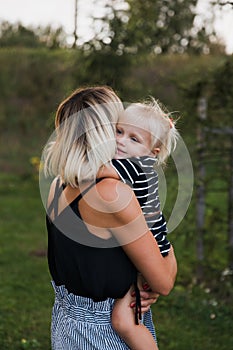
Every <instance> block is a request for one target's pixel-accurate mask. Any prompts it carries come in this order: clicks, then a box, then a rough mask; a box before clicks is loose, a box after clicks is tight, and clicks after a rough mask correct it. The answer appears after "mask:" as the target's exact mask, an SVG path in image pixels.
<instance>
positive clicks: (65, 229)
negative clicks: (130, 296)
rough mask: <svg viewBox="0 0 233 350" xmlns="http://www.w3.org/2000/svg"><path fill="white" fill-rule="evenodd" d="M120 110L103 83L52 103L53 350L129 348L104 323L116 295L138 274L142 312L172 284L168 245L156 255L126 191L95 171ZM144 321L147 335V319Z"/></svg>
mask: <svg viewBox="0 0 233 350" xmlns="http://www.w3.org/2000/svg"><path fill="white" fill-rule="evenodd" d="M122 112H123V106H122V103H121V101H120V99H119V98H118V96H117V95H116V94H115V93H114V92H113V90H112V89H110V88H108V87H93V88H92V87H91V88H85V89H79V90H76V91H75V92H74V93H72V94H71V95H70V96H69V97H68V98H67V99H66V100H64V101H63V102H62V103H61V105H60V106H59V108H58V110H57V113H56V118H55V126H56V137H55V140H54V141H52V142H51V143H49V144H48V146H47V147H46V148H45V151H44V157H45V163H44V171H45V174H46V175H52V176H54V177H55V179H54V181H53V182H52V184H51V188H50V192H49V195H48V206H47V215H46V220H47V230H48V263H49V269H50V273H51V277H52V283H53V287H54V290H55V302H54V306H53V313H52V327H51V328H52V349H53V350H61V349H63V350H87V349H88V350H91V349H93V350H94V349H101V350H112V349H122V350H124V349H129V348H128V346H127V344H126V343H125V342H124V341H123V340H122V339H121V338H120V337H119V335H118V334H117V333H116V332H115V331H114V330H113V328H112V325H111V313H112V309H113V305H114V301H115V299H119V298H122V297H123V296H124V295H125V294H126V293H127V291H128V290H129V289H130V286H131V285H134V284H135V283H137V272H138V271H139V272H140V273H141V274H142V275H143V276H144V278H145V279H146V281H147V283H148V284H149V285H150V288H151V290H152V291H155V292H141V299H142V300H141V305H142V312H147V311H148V310H149V306H150V305H151V303H153V302H154V301H155V300H156V296H157V293H159V294H163V295H166V294H168V293H169V292H170V290H171V289H172V287H173V285H174V280H175V276H176V259H175V256H174V252H173V249H172V247H171V249H170V252H169V254H168V256H167V257H165V258H163V257H162V256H161V254H160V251H159V247H158V245H157V243H156V241H155V239H154V238H153V236H152V234H151V232H150V231H149V229H148V227H147V224H146V221H145V219H144V215H143V213H142V211H141V208H140V205H139V203H138V201H137V198H136V197H135V195H134V193H133V191H132V190H131V189H130V187H129V186H128V185H126V184H124V183H122V182H121V181H119V180H118V179H114V178H110V177H109V178H108V177H107V178H106V177H99V175H97V174H99V173H100V172H99V170H100V169H103V168H104V167H109V166H110V161H111V159H112V158H113V157H114V155H115V153H116V141H115V124H116V123H117V120H118V119H119V117H120V115H121V113H122ZM132 302H134V300H132ZM145 323H146V324H145V325H146V326H147V328H148V329H149V330H150V332H151V333H153V334H154V329H153V323H152V319H151V317H147V318H146V321H145Z"/></svg>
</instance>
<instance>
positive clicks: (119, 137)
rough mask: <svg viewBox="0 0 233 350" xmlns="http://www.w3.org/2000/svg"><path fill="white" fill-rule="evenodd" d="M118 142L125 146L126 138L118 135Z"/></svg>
mask: <svg viewBox="0 0 233 350" xmlns="http://www.w3.org/2000/svg"><path fill="white" fill-rule="evenodd" d="M116 140H117V142H118V143H121V144H124V136H123V135H117V136H116Z"/></svg>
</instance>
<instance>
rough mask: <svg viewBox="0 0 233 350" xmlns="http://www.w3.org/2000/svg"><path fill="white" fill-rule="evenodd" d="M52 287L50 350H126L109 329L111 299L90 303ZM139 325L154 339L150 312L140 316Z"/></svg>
mask: <svg viewBox="0 0 233 350" xmlns="http://www.w3.org/2000/svg"><path fill="white" fill-rule="evenodd" d="M52 285H53V288H54V290H55V302H54V306H53V311H52V322H51V342H52V350H115V349H117V350H129V347H128V346H127V345H126V344H125V342H124V341H123V340H122V339H121V338H120V337H119V336H118V335H117V334H116V332H115V331H114V329H113V328H112V326H111V312H112V308H113V304H114V299H107V300H105V301H101V302H94V301H93V300H92V299H89V298H84V297H80V296H76V295H74V294H72V293H68V291H67V290H66V288H65V287H64V286H56V285H55V284H54V282H52ZM143 322H144V324H145V326H147V328H148V329H149V330H150V332H151V333H152V334H153V336H154V338H155V339H156V336H155V330H154V325H153V321H152V316H151V311H148V312H146V313H145V314H144V318H143Z"/></svg>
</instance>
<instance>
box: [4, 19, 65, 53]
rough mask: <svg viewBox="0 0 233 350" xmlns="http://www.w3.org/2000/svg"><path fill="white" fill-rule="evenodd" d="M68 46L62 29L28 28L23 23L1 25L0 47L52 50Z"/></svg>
mask: <svg viewBox="0 0 233 350" xmlns="http://www.w3.org/2000/svg"><path fill="white" fill-rule="evenodd" d="M65 45H66V34H65V32H64V30H63V28H62V27H59V28H57V29H54V28H52V27H51V26H49V25H48V26H46V27H37V28H26V27H24V26H23V25H22V24H21V23H15V24H11V23H9V22H7V21H3V22H1V23H0V47H12V46H14V47H15V46H17V47H31V48H37V47H48V48H51V49H55V48H59V47H62V46H65Z"/></svg>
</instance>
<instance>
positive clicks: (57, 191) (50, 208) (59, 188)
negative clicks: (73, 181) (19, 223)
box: [47, 177, 105, 219]
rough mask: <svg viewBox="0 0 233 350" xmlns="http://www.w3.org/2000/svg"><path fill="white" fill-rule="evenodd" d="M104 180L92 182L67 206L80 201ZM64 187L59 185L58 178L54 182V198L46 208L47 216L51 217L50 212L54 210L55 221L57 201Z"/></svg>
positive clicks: (102, 178)
mask: <svg viewBox="0 0 233 350" xmlns="http://www.w3.org/2000/svg"><path fill="white" fill-rule="evenodd" d="M104 179H105V178H104V177H101V178H99V179H96V181H95V182H93V183H92V184H90V186H88V187H87V188H86V189H85V190H84V191H82V193H80V194H79V195H78V196H77V197H76V198H74V200H73V201H72V202H71V203H70V204H69V205H72V204H74V202H76V201H77V202H78V201H80V199H81V198H82V197H83V196H84V195H85V194H86V193H87V192H88V191H89V190H90V189H91V188H92V187H93V186H95V185H96V184H97V183H98V182H100V181H102V180H104ZM64 188H65V187H64V185H63V184H60V179H59V178H58V179H57V182H56V187H55V191H54V197H53V199H52V201H51V203H50V205H49V206H48V208H47V215H48V216H50V215H51V212H52V211H53V210H54V219H56V217H57V215H58V200H59V197H60V195H61V193H62V192H63V190H64Z"/></svg>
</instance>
